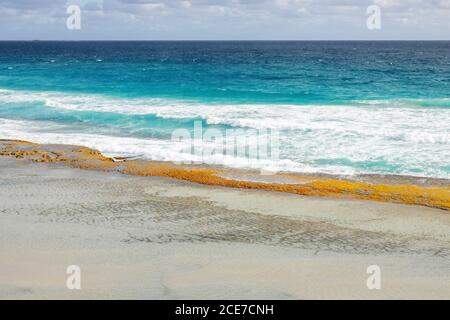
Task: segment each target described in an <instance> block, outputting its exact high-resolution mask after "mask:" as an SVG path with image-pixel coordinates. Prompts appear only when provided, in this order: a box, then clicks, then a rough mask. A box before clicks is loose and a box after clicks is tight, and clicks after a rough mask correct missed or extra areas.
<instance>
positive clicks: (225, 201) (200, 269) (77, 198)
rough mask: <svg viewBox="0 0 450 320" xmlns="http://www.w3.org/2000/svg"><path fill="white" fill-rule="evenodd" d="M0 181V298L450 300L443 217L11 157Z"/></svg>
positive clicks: (447, 226)
mask: <svg viewBox="0 0 450 320" xmlns="http://www.w3.org/2000/svg"><path fill="white" fill-rule="evenodd" d="M0 176H1V181H2V183H1V184H0V237H1V241H0V299H14V298H23V299H37V298H40V299H47V298H56V299H78V298H94V299H100V298H105V299H110V298H124V299H128V298H137V299H182V298H184V299H197V298H198V299H212V298H218V299H252V298H255V299H256V298H262V299H266V298H272V299H311V298H312V299H323V298H331V299H344V298H355V299H378V298H388V299H391V298H413V299H431V298H438V299H450V285H449V284H450V216H449V213H448V211H446V210H440V209H436V208H429V207H424V206H413V205H404V204H393V203H381V202H374V201H364V200H351V199H339V198H321V197H306V196H302V195H298V194H289V193H279V192H271V191H264V190H245V189H232V188H224V187H218V186H205V185H200V184H195V183H191V182H187V181H180V180H174V179H169V178H162V177H140V176H130V175H124V174H120V173H119V172H111V171H108V172H101V171H95V170H80V169H77V168H70V167H68V166H66V165H63V164H61V163H60V162H55V163H32V162H30V161H29V160H25V159H15V158H12V157H0ZM69 265H78V266H80V268H81V273H82V282H81V283H82V284H81V285H82V288H81V290H68V289H67V288H66V277H67V275H66V268H67V266H69ZM369 265H378V266H380V268H381V285H382V287H381V290H368V289H367V286H366V280H367V277H368V276H369V275H368V274H367V273H366V268H367V267H368V266H369Z"/></svg>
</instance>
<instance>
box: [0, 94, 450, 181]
mask: <svg viewBox="0 0 450 320" xmlns="http://www.w3.org/2000/svg"><path fill="white" fill-rule="evenodd" d="M33 101H35V102H36V101H37V102H42V103H43V104H45V105H46V106H47V107H49V108H58V109H65V110H72V111H74V112H77V111H96V112H113V113H118V114H139V115H143V114H153V115H156V116H158V117H161V118H166V119H194V118H202V119H205V120H206V122H207V123H208V124H217V125H228V126H234V127H245V128H254V129H267V128H270V129H275V130H280V139H281V146H282V148H281V149H282V150H281V155H282V158H283V159H284V160H281V161H275V162H273V161H272V162H271V161H269V160H264V159H261V160H258V161H256V160H255V161H253V160H252V161H253V162H252V161H249V160H248V159H242V158H235V159H232V158H227V157H225V158H222V159H218V158H217V157H214V156H213V157H211V158H210V159H204V162H208V161H209V163H215V164H224V165H227V166H234V167H245V166H249V165H252V166H254V167H271V168H274V169H276V170H287V171H302V172H328V173H337V174H349V173H387V172H388V171H386V170H387V169H386V170H384V169H383V166H384V167H386V166H391V167H392V168H393V169H392V170H393V172H395V173H397V174H409V175H418V176H431V177H442V178H450V173H449V169H448V166H449V165H450V164H449V159H450V108H417V107H415V108H404V107H398V106H391V107H389V101H384V102H383V103H381V102H380V101H378V102H377V103H374V104H373V105H370V106H367V105H365V106H328V105H322V106H317V105H314V106H294V105H214V104H212V105H206V104H201V103H195V102H185V101H177V100H168V99H125V98H114V97H104V96H99V95H68V94H63V93H57V92H56V93H53V92H26V91H15V90H0V103H23V102H33ZM66 129H67V128H66ZM69 129H70V127H69ZM55 131H58V130H56V129H54V128H53V129H52V128H45V127H44V128H43V126H42V124H40V123H34V122H29V123H25V122H22V123H20V122H16V123H14V122H11V120H2V122H1V127H0V136H1V137H9V138H20V139H25V140H31V141H37V142H43V143H49V142H58V143H73V144H81V145H86V146H88V147H93V148H97V149H99V150H101V151H102V152H105V153H107V154H114V155H122V154H124V155H136V154H144V155H145V156H146V157H147V158H148V159H152V160H161V161H185V160H194V161H195V160H198V159H196V158H195V156H193V155H191V154H187V153H182V152H180V148H181V146H179V145H177V144H176V143H174V142H172V141H169V140H156V139H138V138H132V137H129V138H125V137H117V136H115V134H114V132H111V134H110V135H107V136H105V135H96V134H86V133H57V132H55ZM60 131H61V130H59V131H58V132H60ZM250 162H252V163H250ZM377 162H379V163H380V166H379V167H377V166H376V164H377ZM361 163H372V164H373V165H372V167H370V166H363V165H361ZM446 168H447V169H446ZM385 171H386V172H385Z"/></svg>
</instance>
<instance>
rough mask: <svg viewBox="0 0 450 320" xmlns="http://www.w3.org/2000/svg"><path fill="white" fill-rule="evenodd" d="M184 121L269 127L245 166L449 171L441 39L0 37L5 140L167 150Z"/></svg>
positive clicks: (449, 85)
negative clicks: (275, 149)
mask: <svg viewBox="0 0 450 320" xmlns="http://www.w3.org/2000/svg"><path fill="white" fill-rule="evenodd" d="M195 121H200V122H201V125H202V128H203V129H204V130H207V129H210V128H214V129H218V130H222V131H223V132H225V130H227V129H228V130H229V129H233V128H234V129H244V130H250V129H253V130H265V129H271V130H274V131H275V130H276V131H277V132H278V133H279V140H280V159H278V160H276V159H256V160H255V161H252V163H251V164H252V166H255V167H270V168H273V169H276V170H286V171H298V172H326V173H337V174H341V173H342V174H344V173H345V174H353V173H379V174H405V175H415V176H430V177H443V178H450V161H449V159H450V42H0V137H2V138H21V139H27V140H32V141H38V142H59V143H74V144H82V145H87V146H90V147H94V148H98V149H100V150H101V151H103V152H105V153H106V154H111V155H137V154H138V155H144V156H145V157H146V158H149V159H154V160H166V161H177V160H187V159H191V158H192V157H191V155H190V154H188V153H186V150H185V149H183V148H182V147H181V146H180V144H178V143H176V142H174V141H173V140H172V139H171V137H172V133H173V132H174V130H177V129H180V128H185V129H187V130H189V131H192V130H193V127H194V122H195ZM246 133H247V136H246V138H247V139H248V140H247V141H250V143H251V141H253V140H252V139H256V135H257V134H259V135H261V131H260V132H258V131H247V132H246ZM238 140H239V139H238ZM244 140H245V139H244ZM215 143H216V144H217V143H219V142H217V141H216V142H215ZM220 143H223V142H220ZM203 161H205V162H207V163H208V162H214V163H216V164H223V165H227V166H233V167H247V166H248V165H249V163H248V162H246V161H243V159H242V158H240V157H239V156H236V157H234V158H229V157H227V158H223V159H218V158H217V157H209V158H203Z"/></svg>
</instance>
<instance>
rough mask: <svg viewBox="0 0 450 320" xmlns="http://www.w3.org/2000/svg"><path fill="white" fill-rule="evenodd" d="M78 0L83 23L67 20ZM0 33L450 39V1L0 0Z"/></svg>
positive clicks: (9, 36) (16, 36)
mask: <svg viewBox="0 0 450 320" xmlns="http://www.w3.org/2000/svg"><path fill="white" fill-rule="evenodd" d="M73 4H75V5H78V6H79V7H80V8H81V29H80V30H69V29H68V28H67V27H66V20H67V17H68V16H69V15H68V14H67V13H66V9H67V7H68V6H69V5H73ZM373 4H376V5H378V6H379V8H380V10H381V29H380V30H369V29H368V28H367V26H366V20H367V17H368V15H367V13H366V10H367V7H368V6H370V5H373ZM0 39H1V40H21V39H23V40H35V39H40V40H58V39H60V40H95V39H103V40H115V39H116V40H120V39H123V40H161V39H164V40H176V39H180V40H189V39H190V40H197V39H199V40H203V39H205V40H212V39H223V40H230V39H237V40H242V39H255V40H263V39H277V40H278V39H279V40H285V39H290V40H311V39H315V40H327V39H335V40H339V39H352V40H353V39H354V40H360V39H376V40H378V39H404V40H408V39H428V40H432V39H445V40H450V0H0Z"/></svg>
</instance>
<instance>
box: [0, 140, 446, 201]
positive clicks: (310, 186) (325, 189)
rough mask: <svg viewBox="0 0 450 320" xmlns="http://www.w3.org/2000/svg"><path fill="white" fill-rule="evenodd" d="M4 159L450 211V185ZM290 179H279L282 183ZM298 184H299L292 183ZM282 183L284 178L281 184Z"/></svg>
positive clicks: (7, 143) (88, 152)
mask: <svg viewBox="0 0 450 320" xmlns="http://www.w3.org/2000/svg"><path fill="white" fill-rule="evenodd" d="M0 155H3V156H13V157H16V158H24V159H28V160H31V161H34V162H49V163H62V164H65V165H68V166H71V167H76V168H81V169H93V170H103V171H117V172H121V173H124V174H130V175H137V176H159V177H169V178H174V179H179V180H185V181H191V182H195V183H200V184H203V185H211V186H222V187H231V188H241V189H259V190H268V191H277V192H286V193H292V194H298V195H304V196H320V197H333V198H347V199H358V200H373V201H381V202H392V203H401V204H411V205H421V206H427V207H433V208H440V209H444V210H450V184H442V183H440V184H437V185H433V184H432V183H431V184H427V185H420V184H412V183H405V184H401V183H400V184H398V183H397V184H389V183H388V184H383V183H378V182H377V183H371V182H367V181H364V182H362V181H353V180H350V179H340V178H333V177H316V176H302V175H292V174H291V175H289V178H290V180H289V183H277V182H269V183H267V182H258V181H243V180H239V179H230V178H228V177H227V176H226V174H224V172H226V169H220V168H209V167H198V166H188V165H175V164H171V163H161V162H153V161H144V160H129V161H128V160H124V161H121V162H114V161H113V159H112V158H109V157H105V156H104V155H102V154H101V153H100V152H99V151H97V150H94V149H90V148H87V147H81V146H71V145H60V144H36V143H31V142H27V141H19V140H0ZM282 177H286V176H282V175H280V178H282ZM293 179H298V180H299V183H298V184H297V183H291V181H292V180H293ZM280 180H281V179H280Z"/></svg>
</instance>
